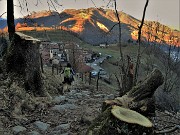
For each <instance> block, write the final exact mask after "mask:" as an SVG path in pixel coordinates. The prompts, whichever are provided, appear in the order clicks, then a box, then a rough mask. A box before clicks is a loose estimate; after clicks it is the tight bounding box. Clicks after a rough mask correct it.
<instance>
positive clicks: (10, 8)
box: [7, 0, 15, 41]
mask: <svg viewBox="0 0 180 135" xmlns="http://www.w3.org/2000/svg"><path fill="white" fill-rule="evenodd" d="M7 24H8V32H9V39H10V41H12V39H13V35H14V33H15V25H14V2H13V0H7Z"/></svg>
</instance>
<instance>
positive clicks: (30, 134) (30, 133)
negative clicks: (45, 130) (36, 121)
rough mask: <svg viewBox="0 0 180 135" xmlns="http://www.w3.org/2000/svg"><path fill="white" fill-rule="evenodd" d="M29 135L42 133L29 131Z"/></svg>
mask: <svg viewBox="0 0 180 135" xmlns="http://www.w3.org/2000/svg"><path fill="white" fill-rule="evenodd" d="M28 135H40V134H39V133H38V132H37V131H31V132H28Z"/></svg>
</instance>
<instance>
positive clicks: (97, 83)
mask: <svg viewBox="0 0 180 135" xmlns="http://www.w3.org/2000/svg"><path fill="white" fill-rule="evenodd" d="M99 75H100V72H98V76H97V82H96V89H97V91H98V87H99Z"/></svg>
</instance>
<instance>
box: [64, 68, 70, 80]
mask: <svg viewBox="0 0 180 135" xmlns="http://www.w3.org/2000/svg"><path fill="white" fill-rule="evenodd" d="M64 77H66V78H70V77H71V69H70V68H68V67H66V68H65V69H64Z"/></svg>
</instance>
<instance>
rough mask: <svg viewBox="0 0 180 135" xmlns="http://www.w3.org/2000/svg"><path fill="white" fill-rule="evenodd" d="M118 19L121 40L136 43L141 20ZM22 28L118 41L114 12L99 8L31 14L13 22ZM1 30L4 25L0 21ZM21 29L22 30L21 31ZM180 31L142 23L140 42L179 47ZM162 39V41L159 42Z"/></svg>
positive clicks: (123, 16) (93, 40)
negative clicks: (63, 31) (48, 28)
mask: <svg viewBox="0 0 180 135" xmlns="http://www.w3.org/2000/svg"><path fill="white" fill-rule="evenodd" d="M119 15H120V20H121V31H122V41H123V42H127V41H131V42H132V41H136V40H137V38H138V25H139V24H140V23H141V21H140V20H138V19H136V18H134V17H132V16H131V15H128V14H126V13H124V12H119ZM15 23H16V25H17V24H18V23H20V24H23V25H22V26H20V25H19V24H18V28H20V27H23V26H24V24H26V27H38V26H39V27H40V26H41V27H50V28H55V29H62V30H66V31H69V32H70V33H72V34H74V35H76V36H77V37H79V38H80V39H82V40H84V41H86V42H87V43H90V44H94V45H96V44H100V43H116V42H117V41H118V35H119V27H118V25H117V23H118V21H117V17H116V14H115V12H114V11H113V10H111V9H102V8H88V9H77V10H76V9H66V10H64V11H63V12H61V13H57V12H55V11H41V12H32V13H31V14H30V15H28V16H25V17H24V18H20V19H17V20H15ZM0 24H4V25H0V28H1V29H3V28H5V27H6V23H5V22H3V20H0ZM21 30H22V28H21ZM179 37H180V31H177V30H173V29H171V28H169V27H168V26H165V25H163V24H160V23H159V22H155V21H145V23H144V26H143V29H142V40H144V41H150V42H161V43H166V44H174V45H179V46H180V41H178V40H179ZM162 39H163V40H162Z"/></svg>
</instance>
